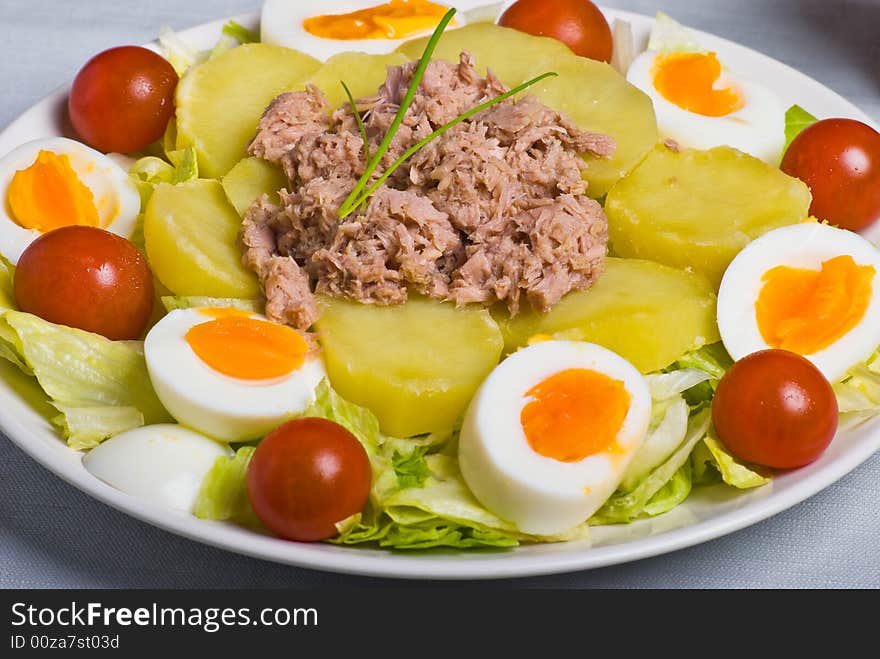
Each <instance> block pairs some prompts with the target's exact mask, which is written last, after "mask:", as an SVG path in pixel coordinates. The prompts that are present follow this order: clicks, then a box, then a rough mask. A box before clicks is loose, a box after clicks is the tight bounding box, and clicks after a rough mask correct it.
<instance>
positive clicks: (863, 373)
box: [834, 349, 880, 425]
mask: <svg viewBox="0 0 880 659" xmlns="http://www.w3.org/2000/svg"><path fill="white" fill-rule="evenodd" d="M834 393H835V394H836V395H837V406H838V409H839V410H840V416H841V425H851V424H856V423H860V422H862V421H865V420H867V419H870V418H873V417H875V416H878V415H880V349H878V350H877V351H876V352H875V353H874V354H873V355H872V356H871V357H870V358H869V359H868V360H867V361H866V362H864V363H863V364H859V365H857V366H855V367H853V368H852V369H850V371H849V372H848V373H847V375H846V377H845V378H844V379H843V380H842V381H841V382H839V383H837V384H835V385H834Z"/></svg>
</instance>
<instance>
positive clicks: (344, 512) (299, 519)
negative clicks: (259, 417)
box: [247, 418, 372, 542]
mask: <svg viewBox="0 0 880 659" xmlns="http://www.w3.org/2000/svg"><path fill="white" fill-rule="evenodd" d="M371 475H372V472H371V470H370V459H369V458H368V457H367V452H366V451H365V450H364V447H363V446H361V443H360V442H359V441H358V440H357V438H356V437H355V436H354V435H352V434H351V433H350V432H348V430H346V429H345V428H343V427H342V426H340V425H339V424H338V423H334V422H332V421H328V420H326V419H317V418H306V419H296V420H294V421H289V422H287V423H285V424H284V425H282V426H279V427H278V428H276V429H275V430H273V431H272V432H271V433H269V434H268V435H267V436H266V438H265V439H264V440H263V441H262V442H260V444H259V446H257V450H256V451H255V452H254V456H253V458H252V459H251V463H250V465H249V466H248V472H247V492H248V498H249V499H250V502H251V505H252V506H253V509H254V512H255V513H256V514H257V517H259V518H260V520H261V521H262V522H263V524H265V525H266V527H267V528H268V529H269V530H270V531H272V532H273V533H275V534H276V535H278V536H281V537H282V538H286V539H288V540H298V541H301V542H311V541H314V540H324V539H325V538H330V537H332V536H334V535H336V532H337V531H336V523H337V522H341V521H342V520H344V519H345V518H347V517H351V516H352V515H354V514H355V513H359V512H360V511H361V510H363V507H364V505H365V504H366V503H367V498H368V497H369V496H370V479H371Z"/></svg>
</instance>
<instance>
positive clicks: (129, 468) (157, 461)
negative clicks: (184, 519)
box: [83, 423, 232, 512]
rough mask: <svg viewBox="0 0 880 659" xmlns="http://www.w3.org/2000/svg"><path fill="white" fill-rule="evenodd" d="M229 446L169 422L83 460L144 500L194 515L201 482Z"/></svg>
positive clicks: (131, 433) (130, 434) (128, 435)
mask: <svg viewBox="0 0 880 659" xmlns="http://www.w3.org/2000/svg"><path fill="white" fill-rule="evenodd" d="M230 455H232V451H231V450H230V449H229V447H228V446H227V445H226V444H221V443H220V442H215V441H214V440H213V439H208V438H207V437H205V436H204V435H201V434H199V433H197V432H194V431H192V430H189V429H188V428H184V427H183V426H178V425H175V424H171V423H163V424H159V425H153V426H144V427H142V428H135V429H133V430H128V431H126V432H123V433H120V434H118V435H116V436H115V437H111V438H110V439H108V440H107V441H105V442H103V443H102V444H99V445H98V446H97V447H96V448H94V449H92V450H91V451H90V452H89V453H87V454H86V455H85V457H84V458H83V465H85V468H86V469H88V470H89V472H91V473H92V475H93V476H95V477H96V478H100V479H101V480H102V481H104V482H105V483H107V484H108V485H110V486H112V487H115V488H116V489H117V490H121V491H123V492H125V493H126V494H130V495H132V496H134V497H138V498H140V499H145V500H147V501H153V502H154V503H159V504H163V505H165V506H168V507H170V508H174V509H175V510H182V511H184V512H191V511H192V508H193V505H194V504H195V502H196V498H197V497H198V494H199V488H200V487H201V484H202V480H204V478H205V475H206V474H207V473H208V471H210V469H211V467H212V466H214V463H215V462H216V461H217V458H219V457H222V456H230Z"/></svg>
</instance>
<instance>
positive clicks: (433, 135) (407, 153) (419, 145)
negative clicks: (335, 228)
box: [339, 71, 557, 219]
mask: <svg viewBox="0 0 880 659" xmlns="http://www.w3.org/2000/svg"><path fill="white" fill-rule="evenodd" d="M556 75H557V74H556V73H554V72H552V71H548V72H547V73H542V74H541V75H539V76H537V77H535V78H532V79H531V80H528V81H526V82H524V83H522V84H521V85H517V86H516V87H514V88H513V89H511V90H509V91H506V92H504V93H503V94H499V95H498V96H496V97H495V98H493V99H491V100H488V101H486V102H485V103H481V104H480V105H477V106H476V107H473V108H471V109H470V110H468V111H467V112H464V113H462V114H460V115H458V116H457V117H456V118H455V119H453V120H452V121H449V122H447V123H445V124H443V125H442V126H440V128H438V129H437V130H435V131H434V132H433V133H431V134H430V135H428V136H427V137H425V138H424V139H422V140H420V141H419V142H417V143H416V144H414V145H413V146H411V147H410V148H408V149H407V150H406V151H404V153H403V155H402V156H400V157H399V158H398V159H397V160H395V161H394V162H393V163H392V164H391V166H390V167H388V169H386V170H385V173H384V174H382V176H381V177H379V179H378V180H377V181H376V182H375V183H373V185H371V186H370V187H369V188H368V189H367V191H366V192H364V193H363V194H361V195H360V196H359V197H358V198H357V200H356V201H355V202H354V203H352V204H350V206H349V207H348V208H346V209H345V211H344V212H343V211H342V210H341V209H340V212H339V218H340V219H342V218H344V217H347V216H348V215H350V214H351V213H353V212H354V211H356V210H357V209H358V208H359V207H360V206H362V205H363V204H364V203H366V201H367V199H369V198H370V196H371V195H372V194H373V193H374V192H375V191H376V190H378V189H379V186H381V185H382V184H383V183H384V182H385V181H386V180H387V179H388V177H389V176H391V174H393V173H394V170H395V169H397V168H398V167H400V166H401V165H402V164H403V163H404V162H406V160H407V159H409V158H410V157H412V156H413V155H415V154H416V152H418V150H419V149H421V148H422V147H423V146H425V145H426V144H427V143H428V142H430V141H432V140H434V139H436V138H438V137H440V136H441V135H442V134H443V133H445V132H446V131H448V130H449V129H450V128H452V127H453V126H455V125H456V124H460V123H461V122H462V121H465V120H466V119H470V118H471V117H472V116H474V115H475V114H477V113H478V112H482V111H483V110H485V109H486V108H490V107H492V106H493V105H496V104H498V103H500V102H501V101H504V100H506V99H508V98H510V97H511V96H514V95H515V94H519V93H520V92H521V91H523V90H525V89H528V88H529V87H531V86H532V85H534V84H536V83H538V82H541V81H542V80H544V79H545V78H550V77H552V76H556ZM346 201H348V200H346Z"/></svg>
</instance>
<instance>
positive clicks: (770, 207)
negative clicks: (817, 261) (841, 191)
mask: <svg viewBox="0 0 880 659" xmlns="http://www.w3.org/2000/svg"><path fill="white" fill-rule="evenodd" d="M810 200H811V195H810V191H809V189H808V188H807V186H806V185H805V184H804V183H803V182H801V181H799V180H798V179H796V178H792V177H790V176H787V175H786V174H783V173H782V172H781V171H780V170H779V169H777V168H776V167H772V166H771V165H768V164H766V163H765V162H762V161H761V160H758V159H757V158H753V157H752V156H749V155H746V154H745V153H742V152H740V151H737V150H735V149H731V148H729V147H719V148H716V149H712V150H710V151H697V150H693V149H685V150H683V151H681V152H678V153H676V152H675V151H673V150H671V149H669V148H667V147H665V146H663V145H660V146H658V147H657V148H655V149H654V150H653V151H652V152H651V153H650V154H649V155H648V157H647V158H645V160H644V162H642V164H641V165H639V166H638V167H637V168H636V169H635V171H633V172H632V174H630V175H629V176H627V177H626V178H625V179H623V180H622V181H620V183H618V184H617V185H616V186H614V188H613V189H612V190H611V192H609V193H608V198H607V200H606V202H605V213H606V215H607V216H608V228H609V234H610V238H611V243H612V246H613V250H614V252H615V253H616V254H617V255H619V256H626V257H632V258H642V259H650V260H652V261H658V262H660V263H665V264H667V265H671V266H674V267H678V268H693V269H694V270H696V271H697V272H700V273H702V274H704V275H705V276H706V277H708V279H709V281H710V282H711V283H712V285H713V286H715V287H716V288H717V286H718V284H719V283H720V282H721V276H722V275H723V274H724V270H725V269H726V268H727V266H728V264H729V263H730V261H731V260H732V259H733V257H734V256H736V254H737V253H738V252H739V251H740V250H741V249H742V248H743V247H745V246H746V245H747V244H748V243H749V242H750V241H752V240H754V239H755V238H757V237H758V236H761V235H763V234H764V233H766V232H768V231H770V230H771V229H776V228H778V227H781V226H785V225H787V224H794V223H796V222H800V221H802V220H803V219H805V218H806V217H807V213H808V211H809V208H810Z"/></svg>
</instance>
